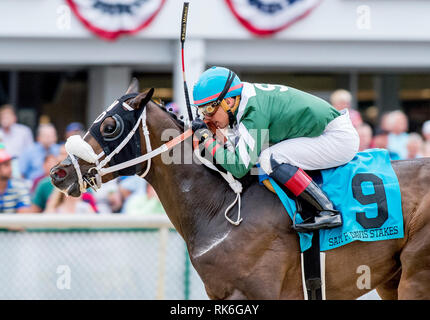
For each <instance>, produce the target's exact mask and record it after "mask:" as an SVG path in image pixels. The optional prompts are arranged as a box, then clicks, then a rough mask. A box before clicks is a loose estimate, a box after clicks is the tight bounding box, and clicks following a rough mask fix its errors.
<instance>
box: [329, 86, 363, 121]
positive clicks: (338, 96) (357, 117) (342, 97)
mask: <svg viewBox="0 0 430 320" xmlns="http://www.w3.org/2000/svg"><path fill="white" fill-rule="evenodd" d="M351 101H352V96H351V93H350V92H349V91H347V90H344V89H339V90H336V91H334V92H333V93H332V94H331V96H330V103H331V105H332V106H333V107H335V108H336V109H337V110H338V111H341V110H343V109H348V112H349V117H350V118H351V122H352V125H353V126H354V127H356V128H357V126H359V125H360V124H362V123H363V120H362V118H361V114H360V112H358V111H357V110H355V109H352V108H351Z"/></svg>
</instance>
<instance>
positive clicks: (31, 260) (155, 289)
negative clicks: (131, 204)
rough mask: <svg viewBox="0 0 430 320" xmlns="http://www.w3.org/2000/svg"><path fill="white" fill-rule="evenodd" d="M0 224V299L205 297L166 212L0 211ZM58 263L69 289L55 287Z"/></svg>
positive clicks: (201, 285)
mask: <svg viewBox="0 0 430 320" xmlns="http://www.w3.org/2000/svg"><path fill="white" fill-rule="evenodd" d="M0 229H1V230H3V232H0V238H1V239H0V250H1V251H2V252H3V253H4V254H3V255H2V257H0V274H2V277H1V278H0V299H34V298H35V299H37V298H42V299H81V298H82V299H94V297H95V298H96V299H98V298H100V299H104V298H111V299H117V298H119V299H121V298H125V299H134V298H137V299H142V298H143V299H147V298H149V299H172V298H173V299H178V298H179V299H207V296H206V294H205V292H204V288H203V284H202V283H201V280H200V278H199V277H198V275H197V273H196V271H195V270H194V269H193V267H192V266H191V264H190V263H189V260H188V257H187V256H186V249H185V243H184V242H183V240H182V238H181V237H180V236H179V234H177V232H175V231H174V227H173V225H172V223H171V222H170V220H169V219H168V217H167V216H166V215H160V214H157V215H155V214H148V215H143V216H128V215H120V214H118V215H116V214H100V215H83V214H82V215H80V214H47V213H44V214H0ZM5 230H6V231H5ZM20 231H22V232H20ZM80 231H84V232H80ZM123 231H125V232H123ZM148 231H149V232H148ZM76 256H79V259H75V257H76ZM63 261H66V263H64V262H63ZM63 264H65V265H66V266H68V267H70V270H71V273H72V275H73V279H74V280H73V281H74V282H72V286H71V287H72V289H74V290H69V292H67V290H66V291H64V290H60V289H58V288H57V289H55V279H56V277H58V276H57V275H56V274H55V270H56V269H57V268H58V266H59V265H63ZM22 268H25V269H26V270H30V271H29V274H28V280H24V279H23V278H22V274H23V272H22V271H19V270H21V269H22ZM48 270H49V272H48ZM52 270H54V274H52ZM61 270H63V269H60V271H61ZM100 270H103V272H101V271H100ZM58 272H59V271H58V270H57V273H58ZM24 274H25V273H24ZM100 274H105V275H107V276H103V277H101V276H99V275H100ZM41 278H43V279H49V278H52V280H50V281H48V282H46V283H45V282H43V281H40V279H41ZM54 278H55V279H54ZM10 279H13V280H10ZM37 279H39V280H37ZM84 279H86V280H84ZM53 281H54V286H53V284H52V282H53ZM137 283H138V284H137ZM129 284H130V285H131V287H130V288H131V290H129V289H128V287H127V286H128V285H129ZM96 286H99V289H97V290H96V289H94V287H96ZM136 286H138V287H139V288H136ZM1 287H2V288H4V290H2V289H1ZM28 287H30V288H32V289H28ZM53 287H54V288H53ZM118 288H119V289H118ZM124 292H125V293H124Z"/></svg>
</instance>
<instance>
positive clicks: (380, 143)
mask: <svg viewBox="0 0 430 320" xmlns="http://www.w3.org/2000/svg"><path fill="white" fill-rule="evenodd" d="M370 147H371V148H380V149H386V150H388V131H385V130H383V129H381V128H378V129H376V130H375V134H374V136H373V139H372V142H371V144H370ZM388 154H389V155H390V159H391V160H400V156H399V155H398V154H397V153H395V152H393V151H390V150H388Z"/></svg>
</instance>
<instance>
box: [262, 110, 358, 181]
mask: <svg viewBox="0 0 430 320" xmlns="http://www.w3.org/2000/svg"><path fill="white" fill-rule="evenodd" d="M341 113H342V114H341V115H340V116H339V117H337V118H336V119H334V120H332V121H330V122H329V124H328V125H327V127H326V128H325V130H324V132H323V133H322V135H320V136H318V137H313V138H307V137H300V138H294V139H287V140H284V141H281V142H279V143H277V144H275V145H273V146H271V147H269V148H267V149H265V150H263V151H262V152H261V154H260V157H259V162H260V166H261V168H262V169H263V170H264V171H265V172H266V173H267V174H271V173H272V166H271V164H270V157H271V156H273V158H274V160H276V161H277V162H278V163H288V164H291V165H293V166H296V167H299V168H302V169H303V170H319V169H327V168H333V167H337V166H340V165H343V164H345V163H347V162H349V161H351V160H352V158H354V156H355V154H356V153H357V152H358V147H359V142H360V138H359V136H358V133H357V131H356V130H355V128H354V126H353V125H352V122H351V119H350V118H349V113H348V110H342V112H341Z"/></svg>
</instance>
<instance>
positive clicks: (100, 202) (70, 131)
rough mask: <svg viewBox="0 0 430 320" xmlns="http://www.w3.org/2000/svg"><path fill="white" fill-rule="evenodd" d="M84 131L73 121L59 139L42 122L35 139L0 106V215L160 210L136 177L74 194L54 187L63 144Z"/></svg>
mask: <svg viewBox="0 0 430 320" xmlns="http://www.w3.org/2000/svg"><path fill="white" fill-rule="evenodd" d="M84 133H85V128H84V126H83V125H82V124H81V123H79V122H72V123H70V124H68V125H67V127H66V130H65V136H64V137H63V138H64V139H59V138H58V136H57V130H56V128H55V126H54V125H53V124H51V123H40V124H39V126H38V128H37V130H36V136H35V137H34V136H33V133H32V131H31V129H30V128H29V127H27V126H25V125H23V124H20V123H18V122H17V116H16V112H15V109H14V107H13V106H12V105H9V104H7V105H3V106H1V107H0V213H62V214H70V213H79V214H117V213H118V214H129V215H141V214H163V213H164V209H163V206H162V205H161V202H160V201H159V199H158V197H157V194H156V193H155V191H154V189H153V188H152V186H151V185H150V184H148V183H147V182H146V181H145V180H143V179H142V178H140V177H138V176H130V177H119V178H117V179H115V180H112V181H110V182H108V183H106V184H104V185H103V186H102V187H101V189H100V190H99V191H98V192H93V191H92V190H88V191H87V192H86V193H84V194H82V195H81V196H80V197H78V198H74V197H68V196H66V195H65V194H64V193H62V192H60V191H59V190H57V189H56V188H54V186H53V185H52V183H51V179H50V177H49V171H50V170H51V168H52V167H53V166H54V165H55V164H57V163H58V162H60V161H62V160H64V159H65V158H66V157H67V152H66V149H65V145H64V142H65V141H66V140H67V138H68V137H70V136H71V135H76V134H79V135H81V136H83V134H84ZM59 140H60V141H59Z"/></svg>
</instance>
